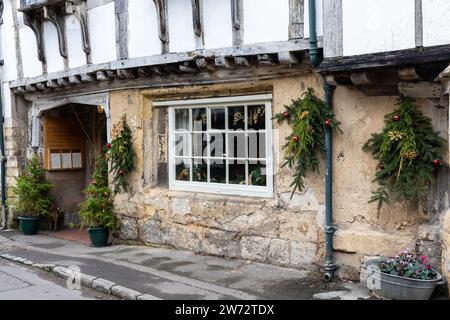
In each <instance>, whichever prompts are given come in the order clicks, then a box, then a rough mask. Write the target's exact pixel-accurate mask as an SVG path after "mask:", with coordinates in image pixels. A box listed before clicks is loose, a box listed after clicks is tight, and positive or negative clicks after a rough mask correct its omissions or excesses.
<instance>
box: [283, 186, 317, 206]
mask: <svg viewBox="0 0 450 320" xmlns="http://www.w3.org/2000/svg"><path fill="white" fill-rule="evenodd" d="M280 197H281V200H282V201H283V203H284V204H285V206H286V207H287V208H288V209H289V210H294V211H317V210H319V201H318V200H317V198H316V196H315V194H314V191H313V190H312V189H307V190H306V191H305V192H304V193H303V194H297V193H296V194H294V196H293V197H292V199H291V193H290V192H284V193H281V194H280Z"/></svg>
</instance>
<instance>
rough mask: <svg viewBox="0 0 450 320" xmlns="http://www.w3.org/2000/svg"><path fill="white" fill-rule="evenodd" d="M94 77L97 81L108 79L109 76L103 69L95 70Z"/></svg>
mask: <svg viewBox="0 0 450 320" xmlns="http://www.w3.org/2000/svg"><path fill="white" fill-rule="evenodd" d="M95 77H96V78H97V80H98V81H108V80H109V77H108V75H107V74H106V72H105V71H97V72H96V73H95Z"/></svg>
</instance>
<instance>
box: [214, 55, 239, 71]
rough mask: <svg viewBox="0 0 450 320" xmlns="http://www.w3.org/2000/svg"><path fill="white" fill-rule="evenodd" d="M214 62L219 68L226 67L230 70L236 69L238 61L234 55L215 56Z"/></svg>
mask: <svg viewBox="0 0 450 320" xmlns="http://www.w3.org/2000/svg"><path fill="white" fill-rule="evenodd" d="M214 63H215V64H216V67H217V68H224V69H229V70H233V69H236V63H235V60H234V58H233V57H223V56H221V57H217V58H215V61H214Z"/></svg>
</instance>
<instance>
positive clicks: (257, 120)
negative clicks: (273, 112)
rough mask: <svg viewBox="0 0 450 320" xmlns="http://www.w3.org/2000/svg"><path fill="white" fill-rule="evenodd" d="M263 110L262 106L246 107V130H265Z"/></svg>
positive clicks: (264, 113)
mask: <svg viewBox="0 0 450 320" xmlns="http://www.w3.org/2000/svg"><path fill="white" fill-rule="evenodd" d="M265 110H266V109H265V106H264V105H260V106H248V107H247V120H248V127H247V128H248V129H253V130H264V129H265V128H266V112H265Z"/></svg>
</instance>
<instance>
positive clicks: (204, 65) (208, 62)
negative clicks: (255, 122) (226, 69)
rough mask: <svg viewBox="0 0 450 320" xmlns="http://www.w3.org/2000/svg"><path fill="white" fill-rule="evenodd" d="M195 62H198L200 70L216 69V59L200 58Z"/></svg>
mask: <svg viewBox="0 0 450 320" xmlns="http://www.w3.org/2000/svg"><path fill="white" fill-rule="evenodd" d="M195 63H196V64H197V67H198V68H199V69H200V70H205V71H214V70H216V64H215V59H209V58H199V59H197V60H195Z"/></svg>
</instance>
